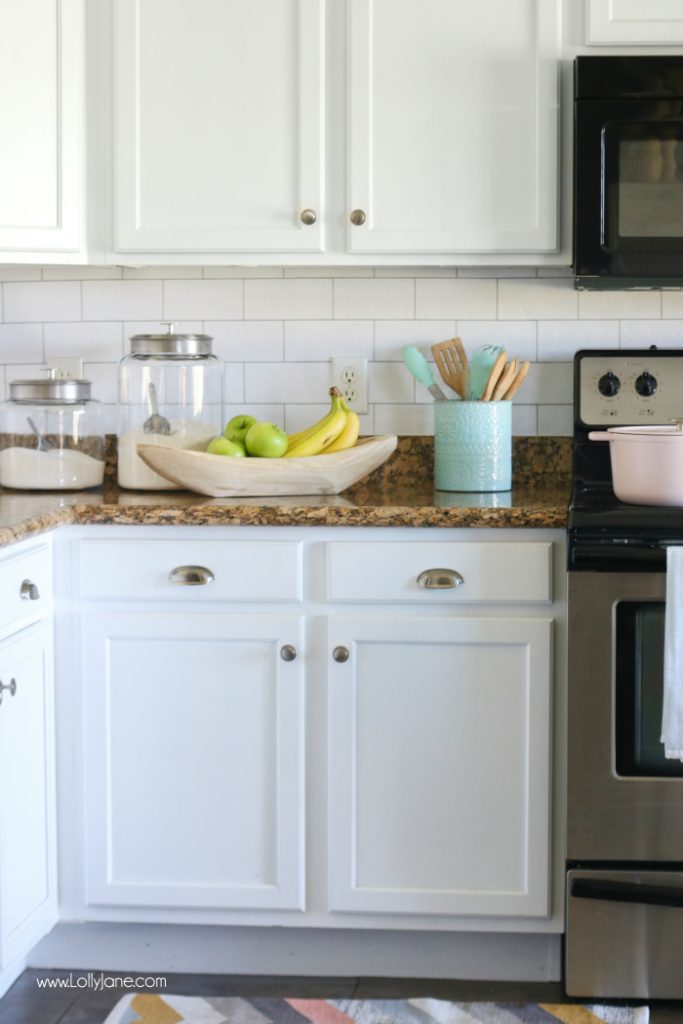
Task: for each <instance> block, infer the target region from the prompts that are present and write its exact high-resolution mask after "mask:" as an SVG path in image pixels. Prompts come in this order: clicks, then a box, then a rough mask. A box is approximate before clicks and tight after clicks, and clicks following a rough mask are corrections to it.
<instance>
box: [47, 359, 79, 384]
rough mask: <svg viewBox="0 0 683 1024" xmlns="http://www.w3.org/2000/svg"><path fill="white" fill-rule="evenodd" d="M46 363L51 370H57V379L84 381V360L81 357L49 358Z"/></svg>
mask: <svg viewBox="0 0 683 1024" xmlns="http://www.w3.org/2000/svg"><path fill="white" fill-rule="evenodd" d="M45 362H46V365H47V368H48V369H49V370H57V373H56V374H55V376H56V377H69V378H70V379H71V380H83V360H82V359H81V357H80V356H48V358H47V359H46V360H45Z"/></svg>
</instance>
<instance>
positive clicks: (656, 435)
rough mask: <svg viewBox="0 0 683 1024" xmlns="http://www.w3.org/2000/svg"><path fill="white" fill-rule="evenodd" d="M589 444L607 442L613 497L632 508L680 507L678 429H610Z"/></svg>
mask: <svg viewBox="0 0 683 1024" xmlns="http://www.w3.org/2000/svg"><path fill="white" fill-rule="evenodd" d="M588 437H589V438H590V440H591V441H609V450H610V459H611V461H612V482H613V485H614V493H615V494H616V496H617V498H619V499H620V500H621V501H626V502H628V503H630V504H633V505H677V506H681V507H683V431H682V430H681V428H680V426H671V427H669V426H666V427H610V429H609V430H593V431H591V433H590V434H589V435H588Z"/></svg>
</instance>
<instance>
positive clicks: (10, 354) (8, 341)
mask: <svg viewBox="0 0 683 1024" xmlns="http://www.w3.org/2000/svg"><path fill="white" fill-rule="evenodd" d="M43 359H44V350H43V325H42V324H0V363H16V362H18V361H21V362H22V363H42V362H43Z"/></svg>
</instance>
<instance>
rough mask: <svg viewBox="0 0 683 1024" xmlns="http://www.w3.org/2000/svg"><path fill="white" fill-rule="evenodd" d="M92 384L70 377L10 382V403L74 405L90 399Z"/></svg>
mask: <svg viewBox="0 0 683 1024" xmlns="http://www.w3.org/2000/svg"><path fill="white" fill-rule="evenodd" d="M91 389H92V382H91V381H89V380H74V379H72V378H71V377H59V378H48V379H47V380H44V379H38V380H12V381H10V385H9V397H10V400H11V401H12V402H34V403H35V402H45V403H46V404H50V403H51V404H54V405H69V404H72V405H76V404H77V403H79V402H87V401H89V400H90V397H91Z"/></svg>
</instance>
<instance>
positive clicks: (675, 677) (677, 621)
mask: <svg viewBox="0 0 683 1024" xmlns="http://www.w3.org/2000/svg"><path fill="white" fill-rule="evenodd" d="M661 739H662V743H663V744H664V756H665V757H667V758H670V759H672V760H678V761H683V547H678V546H674V545H672V546H670V547H667V549H666V607H665V611H664V704H663V708H662V737H661Z"/></svg>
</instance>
